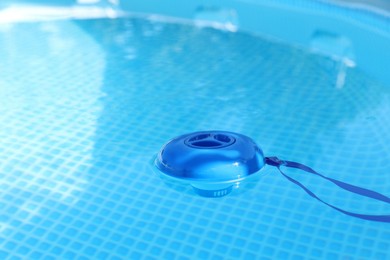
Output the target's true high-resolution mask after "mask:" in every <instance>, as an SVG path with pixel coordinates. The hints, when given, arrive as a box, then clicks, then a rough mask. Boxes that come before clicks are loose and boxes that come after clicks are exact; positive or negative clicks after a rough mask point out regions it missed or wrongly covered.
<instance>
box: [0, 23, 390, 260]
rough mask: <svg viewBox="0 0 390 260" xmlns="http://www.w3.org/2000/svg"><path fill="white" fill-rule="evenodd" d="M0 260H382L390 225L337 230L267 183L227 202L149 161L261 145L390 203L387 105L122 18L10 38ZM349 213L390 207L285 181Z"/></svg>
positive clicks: (259, 47) (254, 48) (257, 41)
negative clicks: (172, 180) (208, 147)
mask: <svg viewBox="0 0 390 260" xmlns="http://www.w3.org/2000/svg"><path fill="white" fill-rule="evenodd" d="M0 46H1V48H0V57H2V58H1V59H0V97H1V105H0V122H1V128H0V190H1V193H0V258H1V259H58V258H60V259H190V258H191V259H255V258H270V259H301V258H309V259H310V258H311V259H318V258H323V259H348V258H363V259H386V258H389V257H390V253H389V251H388V247H389V241H390V231H389V228H388V225H386V224H383V223H372V222H366V221H362V220H358V219H353V218H351V217H348V216H344V215H341V214H340V213H338V212H335V211H332V210H331V209H328V208H326V207H324V206H323V205H321V204H318V203H317V202H316V201H314V200H312V199H311V198H310V197H308V196H307V195H306V194H305V193H304V192H303V191H302V190H300V189H299V188H298V187H296V186H293V185H290V184H289V183H288V182H287V181H286V180H285V179H283V177H282V176H280V175H279V174H278V173H277V171H276V170H275V169H272V168H267V169H266V170H265V171H264V173H263V176H262V177H261V178H259V179H258V180H257V181H258V183H257V185H256V186H255V187H252V188H251V189H248V190H247V191H244V192H242V193H238V194H232V195H231V196H226V197H223V198H218V199H207V198H202V197H197V196H195V195H193V194H190V192H178V191H177V190H175V189H171V188H170V187H168V186H166V185H165V184H164V183H163V182H162V181H161V180H160V179H159V178H158V176H156V175H155V174H154V173H153V170H154V169H153V167H152V165H151V159H152V157H153V155H154V154H155V153H157V151H158V150H159V149H160V147H161V146H162V144H163V143H164V142H166V141H167V140H169V139H170V138H172V137H175V136H177V135H180V134H182V133H187V132H192V131H197V130H205V129H223V130H227V131H234V132H241V133H243V134H245V135H248V136H251V137H252V138H253V139H254V140H256V141H257V142H258V144H260V146H261V147H262V148H263V150H264V151H265V153H266V154H267V155H278V156H280V157H281V158H285V159H289V160H296V161H299V162H302V163H305V164H308V165H310V166H312V167H313V168H315V169H316V170H318V171H320V172H322V173H324V174H325V175H327V176H330V177H334V178H336V179H340V180H343V181H346V182H350V183H353V184H356V185H360V186H364V187H367V188H370V189H373V190H377V191H379V192H382V193H384V194H387V195H389V194H390V190H389V187H390V177H389V175H388V169H389V167H390V160H389V159H390V149H389V146H388V144H389V143H390V134H389V133H390V119H389V117H388V115H389V113H390V89H389V88H388V86H384V85H381V84H380V83H378V82H376V81H375V80H374V79H371V78H369V77H368V76H366V75H365V73H364V72H363V71H361V70H360V69H359V67H357V68H348V69H347V76H346V82H345V85H344V86H343V88H341V89H340V88H336V87H335V85H336V84H335V81H336V77H337V73H338V70H339V64H337V62H335V61H332V60H330V59H328V58H326V57H321V56H318V55H315V54H311V53H308V52H306V51H304V50H300V49H296V48H293V47H291V46H288V45H283V44H280V43H276V42H270V41H268V40H264V39H262V38H259V37H256V36H254V35H250V34H245V33H240V32H238V33H229V32H222V31H217V30H214V29H208V28H203V29H201V28H196V27H192V26H190V25H180V24H169V23H161V22H153V21H146V20H142V19H133V18H123V19H118V20H110V19H107V20H106V19H100V20H83V21H69V20H65V21H51V22H41V23H21V24H10V25H4V24H2V25H0ZM287 172H288V173H289V174H290V175H292V176H294V177H295V178H297V179H299V180H300V181H302V182H304V183H305V184H306V185H308V186H310V188H311V189H312V190H314V191H316V193H317V194H319V195H320V196H321V197H323V198H324V199H326V200H327V201H330V202H332V203H334V204H336V205H338V206H341V207H344V208H347V209H350V210H354V211H359V212H368V213H376V214H385V213H386V212H387V213H388V212H389V208H388V206H386V205H381V204H378V203H372V202H370V201H368V200H367V201H366V200H365V199H362V198H358V197H355V196H353V195H348V194H345V193H342V192H340V191H339V190H338V189H337V188H335V187H334V186H332V185H331V184H330V183H325V182H323V181H321V180H318V179H317V178H315V177H313V176H310V175H309V174H303V173H302V172H299V171H295V170H288V171H287Z"/></svg>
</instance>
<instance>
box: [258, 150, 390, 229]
mask: <svg viewBox="0 0 390 260" xmlns="http://www.w3.org/2000/svg"><path fill="white" fill-rule="evenodd" d="M265 163H266V164H268V165H271V166H276V167H277V168H278V170H279V171H280V173H281V174H282V175H283V176H284V177H285V178H286V179H287V180H289V181H291V182H292V183H294V184H296V185H298V186H299V187H301V188H302V189H303V190H304V191H306V193H307V194H309V195H310V196H311V197H313V198H315V199H317V200H318V201H320V202H322V203H324V204H325V205H327V206H329V207H331V208H333V209H335V210H337V211H339V212H341V213H344V214H346V215H349V216H352V217H356V218H361V219H365V220H371V221H379V222H388V223H390V215H365V214H357V213H353V212H349V211H346V210H343V209H341V208H338V207H335V206H333V205H331V204H329V203H327V202H325V201H323V200H322V199H320V198H319V197H317V196H316V195H315V194H314V193H313V192H312V191H310V190H309V189H308V188H306V187H305V186H304V185H303V184H302V183H300V182H299V181H297V180H294V179H293V178H291V177H289V176H287V175H286V174H285V173H284V172H283V171H282V170H281V169H280V167H281V166H285V167H291V168H296V169H300V170H303V171H306V172H310V173H312V174H314V175H317V176H319V177H321V178H323V179H326V180H328V181H330V182H332V183H334V184H336V185H337V186H339V187H340V188H342V189H344V190H347V191H349V192H352V193H355V194H358V195H361V196H364V197H368V198H371V199H375V200H380V201H383V202H386V203H389V204H390V198H389V197H386V196H384V195H382V194H380V193H378V192H375V191H372V190H368V189H365V188H361V187H357V186H354V185H351V184H348V183H345V182H342V181H338V180H335V179H332V178H329V177H326V176H324V175H322V174H320V173H318V172H316V171H314V170H313V169H312V168H310V167H308V166H306V165H303V164H300V163H297V162H291V161H284V160H280V159H278V158H277V157H266V158H265Z"/></svg>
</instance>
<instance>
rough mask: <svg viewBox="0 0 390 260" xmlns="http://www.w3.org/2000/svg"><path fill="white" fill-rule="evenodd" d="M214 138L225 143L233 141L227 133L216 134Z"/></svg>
mask: <svg viewBox="0 0 390 260" xmlns="http://www.w3.org/2000/svg"><path fill="white" fill-rule="evenodd" d="M214 139H216V140H218V141H220V142H223V143H229V142H231V141H232V139H231V138H230V137H229V136H227V135H222V134H219V135H215V136H214Z"/></svg>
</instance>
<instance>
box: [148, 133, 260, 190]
mask: <svg viewBox="0 0 390 260" xmlns="http://www.w3.org/2000/svg"><path fill="white" fill-rule="evenodd" d="M264 165H265V158H264V154H263V151H262V150H261V149H260V148H259V147H258V146H257V145H256V143H255V142H254V141H253V140H252V139H250V138H249V137H247V136H244V135H242V134H237V133H232V132H226V131H203V132H195V133H191V134H186V135H182V136H179V137H176V138H174V139H172V140H171V141H169V142H168V143H167V144H165V145H164V146H163V147H162V149H161V150H160V152H159V153H158V155H157V158H156V159H155V166H156V167H157V168H158V169H159V171H160V172H161V174H162V175H163V177H165V178H168V179H171V180H173V181H176V182H181V183H185V184H189V185H191V186H192V187H193V189H194V191H195V192H196V193H197V194H199V195H200V196H204V197H222V196H225V195H227V194H229V193H230V192H231V191H232V190H233V188H234V187H238V186H239V183H241V182H242V181H244V180H245V179H246V178H248V176H251V175H253V174H255V173H257V172H259V171H260V170H261V169H262V168H263V167H264Z"/></svg>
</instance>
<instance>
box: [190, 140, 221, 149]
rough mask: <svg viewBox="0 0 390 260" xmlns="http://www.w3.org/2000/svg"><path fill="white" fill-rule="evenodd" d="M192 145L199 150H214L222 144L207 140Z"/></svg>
mask: <svg viewBox="0 0 390 260" xmlns="http://www.w3.org/2000/svg"><path fill="white" fill-rule="evenodd" d="M191 145H192V146H195V147H199V148H214V147H218V146H221V143H219V142H216V141H212V140H205V141H199V142H194V143H192V144H191Z"/></svg>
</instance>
